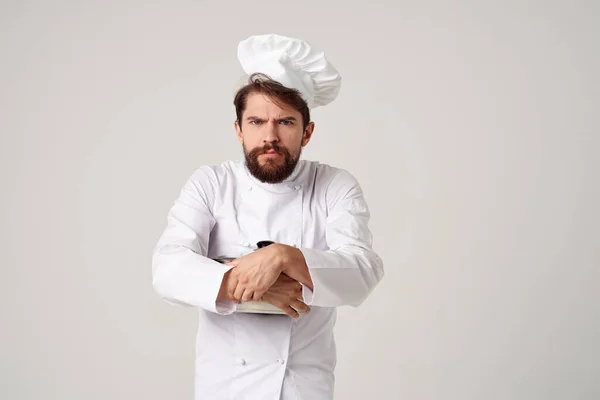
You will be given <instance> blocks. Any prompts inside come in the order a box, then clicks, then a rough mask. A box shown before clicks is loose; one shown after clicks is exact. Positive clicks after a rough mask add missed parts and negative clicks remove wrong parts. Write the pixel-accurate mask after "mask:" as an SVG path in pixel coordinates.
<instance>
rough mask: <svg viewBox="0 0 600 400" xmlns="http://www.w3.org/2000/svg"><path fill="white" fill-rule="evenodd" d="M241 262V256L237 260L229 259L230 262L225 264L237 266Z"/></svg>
mask: <svg viewBox="0 0 600 400" xmlns="http://www.w3.org/2000/svg"><path fill="white" fill-rule="evenodd" d="M239 262H240V259H239V258H236V259H235V260H231V261H229V262H228V263H227V264H225V265H227V266H230V267H237V265H238V263H239Z"/></svg>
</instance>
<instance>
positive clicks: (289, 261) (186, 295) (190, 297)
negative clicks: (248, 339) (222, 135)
mask: <svg viewBox="0 0 600 400" xmlns="http://www.w3.org/2000/svg"><path fill="white" fill-rule="evenodd" d="M217 188H218V184H217V182H216V181H215V179H214V177H213V175H212V174H211V172H210V171H209V170H207V169H201V170H198V171H197V172H196V173H195V174H194V175H193V176H192V177H191V178H190V179H189V180H188V182H186V185H185V186H184V188H183V189H182V191H181V195H180V197H179V198H178V199H177V201H176V203H175V205H174V206H173V207H172V208H171V210H170V212H169V214H168V226H167V228H166V229H165V231H164V232H163V234H162V236H161V238H160V239H159V242H158V244H157V246H156V249H155V252H154V255H153V262H152V263H153V268H152V271H153V286H154V288H155V290H156V291H157V292H158V294H159V295H160V296H161V297H162V298H163V299H165V300H166V301H168V302H170V303H174V304H182V305H188V306H197V307H202V308H204V309H206V310H209V311H212V312H216V313H219V314H229V313H232V312H234V311H235V301H234V300H233V299H237V300H246V299H261V298H262V299H263V300H265V301H269V299H271V301H269V302H272V301H273V300H272V298H273V297H272V296H274V294H273V293H275V292H281V291H282V290H283V289H285V288H289V287H291V289H289V290H294V291H296V292H295V293H294V294H293V296H294V298H296V299H297V298H301V299H303V302H304V303H305V304H306V305H307V306H318V307H338V306H343V305H350V306H354V307H356V306H358V305H360V304H361V303H362V302H363V301H364V300H365V299H366V298H367V296H368V295H369V294H370V293H371V291H372V290H373V289H374V288H375V286H377V284H378V283H379V281H380V280H381V279H382V278H383V275H384V270H383V262H382V260H381V258H380V257H379V256H378V255H377V254H376V253H375V252H374V251H373V250H372V248H371V232H370V230H369V228H368V222H369V217H370V214H369V210H368V208H367V204H366V202H365V199H364V197H363V193H362V190H361V189H360V186H359V185H358V182H357V181H356V180H355V179H354V177H353V176H352V175H350V174H349V173H347V172H345V171H341V172H339V173H337V175H335V176H334V177H333V178H332V179H331V180H330V182H329V184H328V187H327V190H326V192H325V197H326V204H327V212H328V213H327V219H326V221H323V223H324V226H325V232H326V238H327V249H328V250H319V249H314V248H307V247H301V248H294V247H291V246H287V245H284V244H277V243H276V244H272V245H270V246H267V247H264V248H262V249H259V250H256V251H254V252H252V253H250V254H248V255H246V256H243V257H241V258H239V259H236V260H234V261H232V262H231V263H230V265H223V264H220V263H218V262H216V261H214V260H211V259H209V258H208V257H207V253H208V241H209V236H210V232H211V230H212V228H213V227H214V225H215V224H216V221H215V219H214V217H213V216H212V213H211V211H210V208H209V205H208V204H209V200H208V199H210V198H214V197H215V195H216V192H217V191H218V189H217ZM292 285H295V286H293V287H292ZM298 291H300V293H299V294H300V295H298ZM270 296H271V297H270ZM290 296H291V295H290Z"/></svg>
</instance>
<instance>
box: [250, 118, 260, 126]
mask: <svg viewBox="0 0 600 400" xmlns="http://www.w3.org/2000/svg"><path fill="white" fill-rule="evenodd" d="M260 123H261V121H260V120H258V119H253V120H252V121H250V124H251V125H258V124H260Z"/></svg>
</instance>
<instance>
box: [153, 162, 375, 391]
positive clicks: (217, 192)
mask: <svg viewBox="0 0 600 400" xmlns="http://www.w3.org/2000/svg"><path fill="white" fill-rule="evenodd" d="M369 218H370V213H369V209H368V207H367V203H366V201H365V198H364V195H363V192H362V190H361V188H360V186H359V184H358V182H357V180H356V179H355V178H354V177H353V176H352V175H351V174H350V173H349V172H348V171H346V170H344V169H340V168H335V167H332V166H329V165H326V164H322V163H318V162H314V161H307V160H300V161H299V162H298V164H297V166H296V168H295V170H294V172H293V173H292V175H291V176H290V177H288V178H287V179H286V180H285V181H283V182H281V183H278V184H269V183H263V182H261V181H259V180H258V179H256V178H255V177H254V176H253V175H251V174H250V172H249V171H248V169H247V167H246V165H245V163H244V162H243V161H226V162H223V163H221V164H218V165H206V166H202V167H199V168H198V169H196V170H195V171H194V172H193V174H192V175H191V177H190V178H189V179H188V180H187V181H186V182H185V184H184V186H183V188H182V189H181V192H180V194H179V197H178V198H177V199H176V200H175V202H174V204H173V206H172V208H171V209H170V210H169V212H168V216H167V226H166V228H165V230H164V232H163V233H162V235H161V236H160V239H159V240H158V243H157V245H156V248H155V250H154V253H153V258H152V275H153V286H154V289H155V291H156V292H157V293H158V294H159V295H160V296H161V297H162V298H163V299H164V300H165V301H167V302H169V303H171V304H178V305H184V306H192V307H197V309H198V312H199V321H198V332H197V335H196V349H195V351H196V361H195V399H196V400H200V399H208V400H220V399H235V400H238V399H250V400H277V399H284V400H288V399H304V400H328V399H332V398H333V391H334V369H335V365H336V344H335V339H334V334H333V328H334V325H335V321H336V307H339V306H344V305H349V306H354V307H356V306H358V305H360V304H361V303H362V302H363V301H364V300H365V299H366V298H367V296H368V295H369V294H370V293H371V292H372V290H373V289H374V287H375V286H376V285H377V284H378V283H379V282H380V280H381V279H382V277H383V275H384V269H383V263H382V260H381V258H380V257H379V256H378V255H377V254H376V253H375V252H374V251H373V249H372V235H371V232H370V230H369V227H368V222H369ZM261 240H270V241H273V242H277V243H283V244H287V245H290V246H294V247H297V248H298V249H299V250H300V251H301V252H302V253H303V255H304V258H305V260H306V263H307V265H308V269H309V273H310V276H311V278H312V282H313V290H311V289H309V288H308V287H307V286H304V285H302V294H303V298H304V301H305V303H306V304H307V305H309V306H310V307H311V311H310V312H309V313H308V314H305V315H301V316H300V317H299V318H298V319H293V318H291V317H289V316H288V315H273V314H271V315H265V314H250V313H236V312H235V311H236V304H235V303H234V302H233V301H217V294H218V292H219V288H220V286H221V282H222V281H223V275H224V274H225V273H226V272H227V271H228V270H229V269H230V268H232V267H230V266H227V265H224V264H221V263H219V262H217V261H214V260H212V259H213V258H230V257H240V256H243V255H245V254H248V253H249V252H251V251H254V250H255V249H256V243H257V242H258V241H261Z"/></svg>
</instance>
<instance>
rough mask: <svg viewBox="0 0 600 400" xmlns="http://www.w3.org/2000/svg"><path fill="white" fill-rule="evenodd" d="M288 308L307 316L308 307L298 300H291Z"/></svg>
mask: <svg viewBox="0 0 600 400" xmlns="http://www.w3.org/2000/svg"><path fill="white" fill-rule="evenodd" d="M290 306H292V307H293V308H294V309H296V310H297V311H298V312H299V313H301V314H308V313H309V312H310V307H309V306H307V305H306V304H305V303H304V302H302V301H300V300H292V301H291V303H290Z"/></svg>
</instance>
